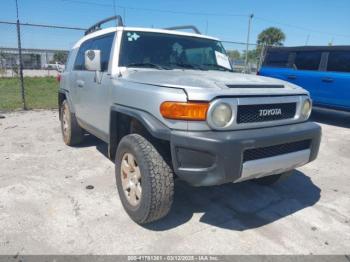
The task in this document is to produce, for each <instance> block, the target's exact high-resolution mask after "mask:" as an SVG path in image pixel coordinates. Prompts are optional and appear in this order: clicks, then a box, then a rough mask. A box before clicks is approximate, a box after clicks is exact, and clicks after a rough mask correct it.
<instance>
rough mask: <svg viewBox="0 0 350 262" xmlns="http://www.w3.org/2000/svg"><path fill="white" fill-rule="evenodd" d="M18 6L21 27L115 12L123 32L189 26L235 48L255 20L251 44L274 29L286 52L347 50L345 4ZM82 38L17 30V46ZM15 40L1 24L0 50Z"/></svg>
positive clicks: (176, 1)
mask: <svg viewBox="0 0 350 262" xmlns="http://www.w3.org/2000/svg"><path fill="white" fill-rule="evenodd" d="M0 2H1V3H2V5H1V9H0V21H13V22H14V21H16V7H15V0H0ZM113 2H115V4H114V3H113ZM18 4H19V16H20V21H21V22H23V23H41V24H52V25H60V26H70V27H82V28H87V27H89V26H90V25H92V24H94V23H96V22H97V21H99V20H101V19H103V18H105V17H108V16H111V15H114V14H115V12H117V13H118V14H120V15H121V16H122V17H124V20H125V24H126V25H128V26H140V27H158V28H164V27H169V26H175V25H185V24H186V25H187V24H193V25H195V26H197V27H198V28H199V29H200V31H202V32H203V33H206V34H208V35H211V36H215V37H218V38H220V39H222V40H229V41H236V42H246V41H247V31H248V17H249V15H250V14H254V18H253V19H252V26H251V37H250V42H251V43H255V42H256V39H257V36H258V34H259V33H260V32H261V31H262V30H263V29H265V28H267V27H269V26H275V27H278V28H280V29H282V30H283V32H284V33H285V34H286V37H287V38H286V41H285V45H286V46H295V45H328V44H329V43H330V42H331V43H332V44H333V45H350V30H349V28H350V15H349V13H350V0H332V1H330V0H303V1H302V0H265V1H262V0H215V1H213V0H211V1H205V0H202V1H201V0H115V1H113V0H18ZM114 6H115V8H114ZM82 35H83V31H74V30H59V29H43V28H31V27H22V42H23V43H22V45H23V47H27V48H51V49H69V48H70V47H71V46H72V45H73V44H74V43H75V42H76V41H77V40H78V39H79V38H80V37H81V36H82ZM16 40H17V39H16V27H15V26H12V25H3V24H0V46H5V47H16V45H17V42H16ZM225 46H226V49H238V50H243V49H244V48H245V46H244V45H239V44H226V45H225Z"/></svg>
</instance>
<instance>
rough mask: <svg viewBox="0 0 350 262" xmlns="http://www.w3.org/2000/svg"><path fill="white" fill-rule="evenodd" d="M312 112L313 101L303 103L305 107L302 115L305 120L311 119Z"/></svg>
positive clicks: (302, 109)
mask: <svg viewBox="0 0 350 262" xmlns="http://www.w3.org/2000/svg"><path fill="white" fill-rule="evenodd" d="M311 110H312V105H311V100H310V99H306V100H305V101H304V103H303V106H302V108H301V115H302V117H303V118H305V119H308V118H309V117H310V114H311Z"/></svg>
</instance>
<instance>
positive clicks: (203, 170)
mask: <svg viewBox="0 0 350 262" xmlns="http://www.w3.org/2000/svg"><path fill="white" fill-rule="evenodd" d="M320 139H321V127H320V126H319V125H317V124H315V123H312V122H305V123H300V124H293V125H285V126H278V127H270V128H259V129H250V130H237V131H225V132H219V131H208V132H185V131H171V136H170V144H171V155H172V162H173V168H174V172H175V173H176V174H177V176H178V177H180V178H181V179H182V180H185V181H187V182H188V183H189V184H191V185H194V186H211V185H219V184H223V183H229V182H240V181H244V180H248V179H253V178H257V177H263V176H267V175H273V174H280V173H282V172H285V171H289V170H292V169H294V168H296V167H299V166H301V165H304V164H306V163H308V162H311V161H313V160H314V159H315V158H316V157H317V154H318V150H319V145H320ZM304 140H309V141H310V144H309V147H308V148H307V149H304V150H300V151H296V152H289V153H287V154H281V155H274V156H273V157H268V158H262V159H257V160H251V161H245V162H244V161H243V154H244V151H245V150H247V149H254V148H265V147H271V146H275V145H283V144H287V143H293V142H298V141H304Z"/></svg>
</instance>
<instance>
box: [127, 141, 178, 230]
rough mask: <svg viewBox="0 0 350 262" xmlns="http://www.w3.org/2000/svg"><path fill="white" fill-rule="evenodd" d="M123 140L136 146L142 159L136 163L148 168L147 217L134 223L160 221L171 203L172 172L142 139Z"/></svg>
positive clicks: (172, 194)
mask: <svg viewBox="0 0 350 262" xmlns="http://www.w3.org/2000/svg"><path fill="white" fill-rule="evenodd" d="M124 139H128V140H130V142H131V143H132V144H133V145H136V148H135V149H137V150H140V151H141V152H142V155H143V156H144V158H143V159H139V160H138V161H139V162H141V161H142V162H143V163H144V164H145V166H147V167H148V171H149V172H148V175H149V178H150V181H151V195H150V203H149V208H148V212H147V215H146V216H145V217H143V218H141V219H140V221H136V222H138V223H140V224H146V223H150V222H152V221H155V220H158V219H161V218H162V217H164V216H165V215H167V214H168V212H169V210H170V208H171V205H172V202H173V196H174V178H173V171H172V169H171V168H170V167H169V166H168V164H167V163H166V162H165V161H164V159H163V158H162V156H161V155H160V154H159V153H158V151H157V150H156V148H155V147H154V146H153V145H152V144H151V143H150V142H149V141H148V140H146V139H145V138H144V137H142V136H140V135H138V134H131V135H128V136H126V137H124V138H123V139H122V140H124ZM121 143H122V142H121Z"/></svg>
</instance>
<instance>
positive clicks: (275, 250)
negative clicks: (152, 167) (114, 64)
mask: <svg viewBox="0 0 350 262" xmlns="http://www.w3.org/2000/svg"><path fill="white" fill-rule="evenodd" d="M2 115H4V116H5V118H4V119H0V181H1V182H0V232H1V233H0V254H69V253H74V254H344V253H349V250H350V116H349V115H348V114H336V113H331V112H325V111H319V112H317V113H315V114H314V116H313V119H314V120H316V121H317V122H320V124H321V125H322V128H323V138H322V145H321V149H320V154H319V157H318V159H317V160H316V161H314V162H312V163H311V164H309V165H307V166H305V167H302V168H300V169H298V172H297V173H296V174H295V175H293V176H292V177H291V178H290V179H288V180H287V181H284V182H281V183H279V184H277V185H275V186H271V187H266V186H259V185H255V184H253V183H251V182H244V183H240V184H228V185H224V186H219V187H210V188H192V187H190V186H188V185H186V184H185V183H183V182H180V181H177V182H176V189H175V202H174V205H173V208H172V211H171V212H170V214H169V215H168V216H167V217H166V218H165V219H163V220H161V221H159V222H156V223H153V224H151V225H147V226H145V227H141V226H139V225H137V224H135V223H134V222H133V221H132V220H131V219H130V218H129V217H128V216H127V214H126V213H125V212H124V210H123V208H122V205H121V202H120V201H119V197H118V194H117V191H116V186H115V178H114V165H113V163H112V162H111V161H110V160H109V159H108V158H107V157H106V153H107V146H106V144H105V143H103V142H101V141H99V140H98V139H96V138H93V137H91V136H90V137H88V138H87V139H86V141H85V142H84V144H82V145H81V146H79V147H75V148H74V147H67V146H65V145H64V144H63V142H62V139H61V134H60V128H59V121H58V113H57V111H29V112H14V113H3V114H2ZM89 185H91V186H93V189H87V186H89Z"/></svg>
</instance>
